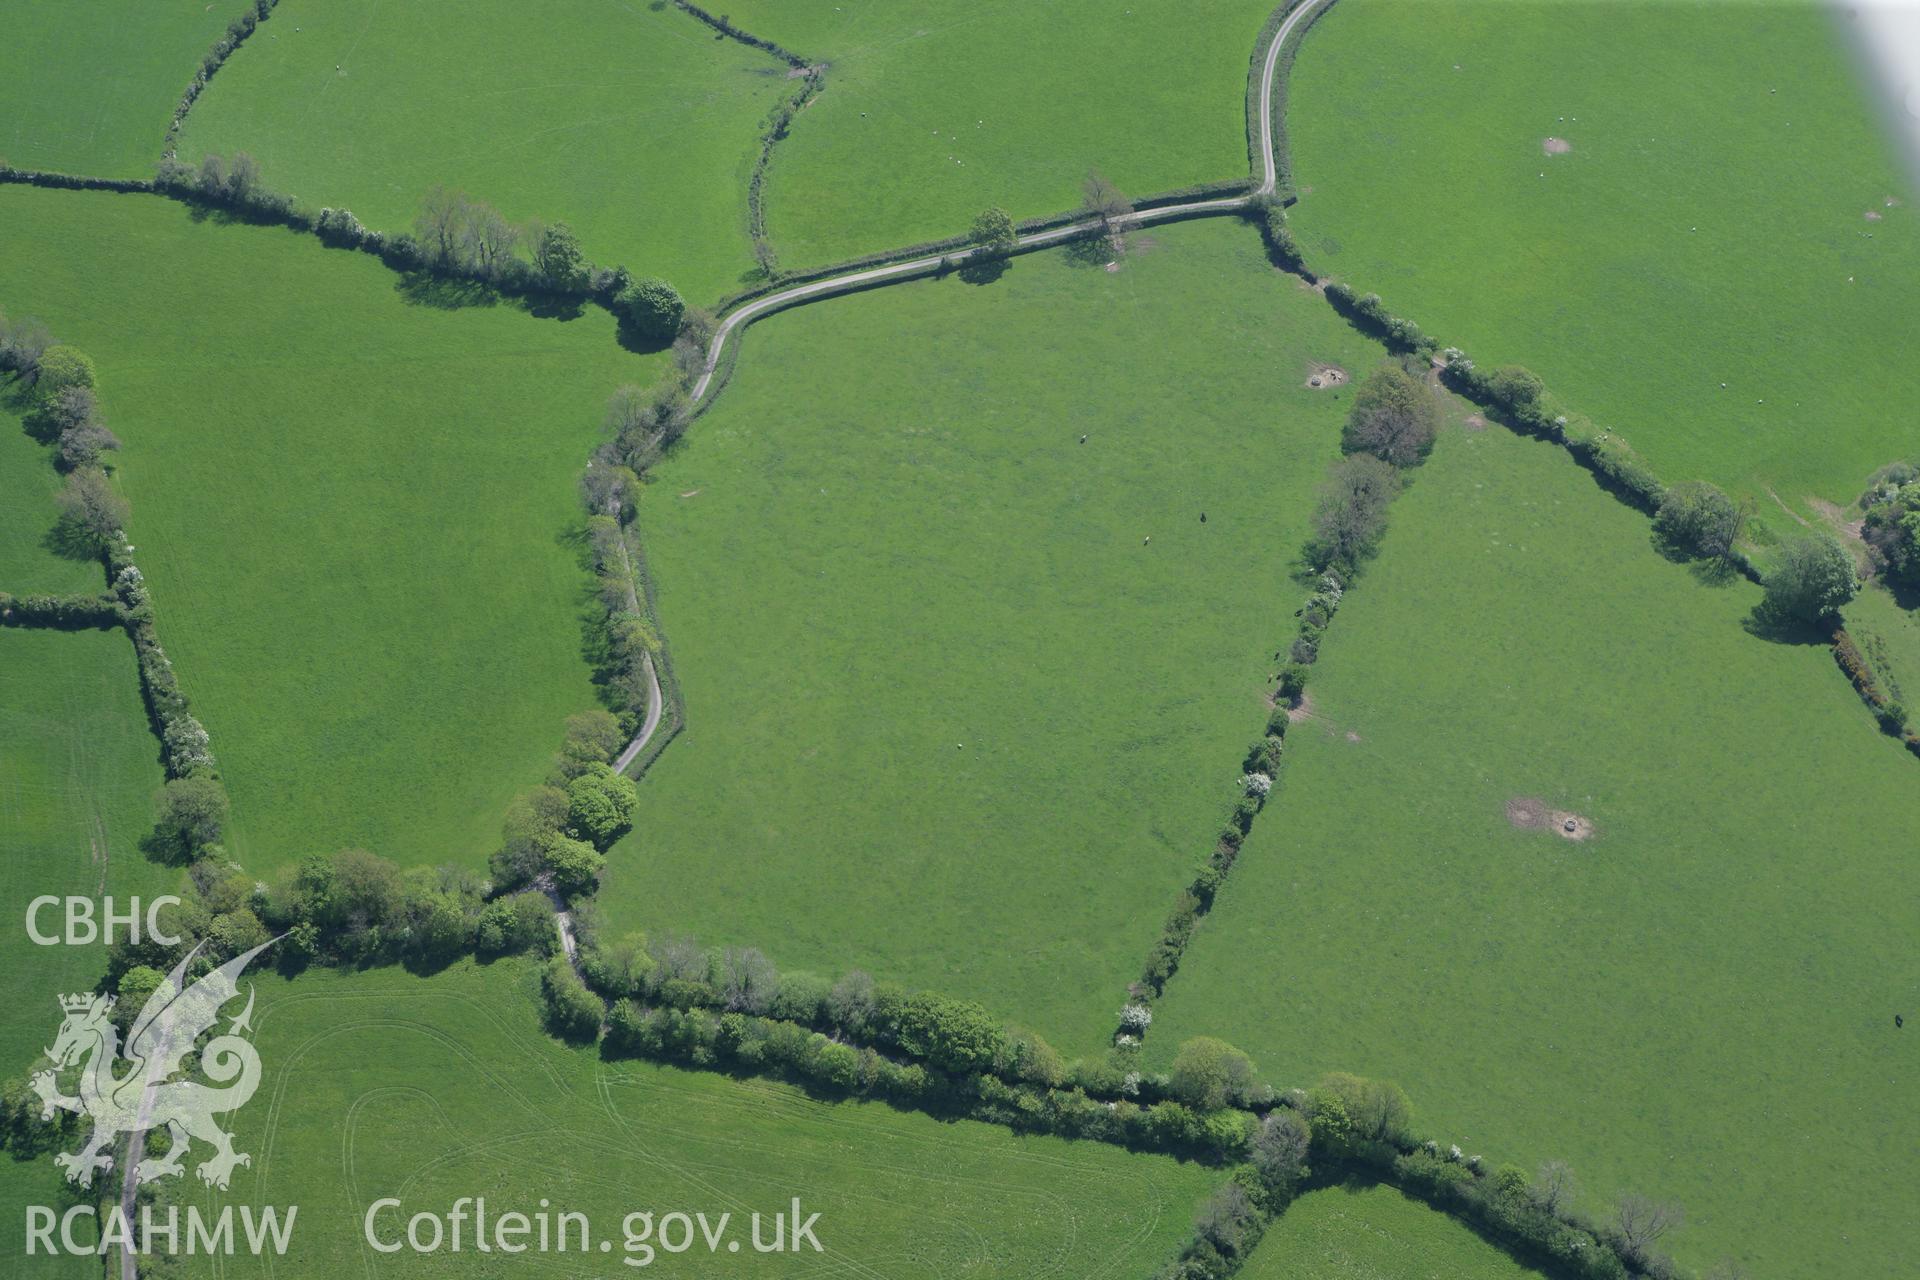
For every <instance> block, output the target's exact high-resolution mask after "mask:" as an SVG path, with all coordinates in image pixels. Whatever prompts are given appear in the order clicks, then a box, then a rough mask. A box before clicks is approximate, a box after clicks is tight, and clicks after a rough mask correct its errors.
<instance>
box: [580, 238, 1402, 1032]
mask: <svg viewBox="0 0 1920 1280" xmlns="http://www.w3.org/2000/svg"><path fill="white" fill-rule="evenodd" d="M1372 355H1373V352H1372V350H1371V349H1370V347H1369V344H1367V343H1365V342H1363V341H1361V340H1359V339H1357V338H1356V337H1355V336H1354V335H1353V334H1352V332H1351V331H1350V330H1348V329H1347V328H1346V327H1345V326H1344V325H1343V324H1341V323H1340V322H1338V321H1337V320H1336V319H1335V318H1334V316H1333V314H1332V312H1331V311H1330V310H1329V309H1328V308H1327V307H1326V306H1325V305H1324V304H1322V303H1321V302H1320V301H1319V300H1318V299H1317V298H1314V297H1313V296H1312V295H1311V294H1309V293H1307V292H1306V291H1304V290H1302V289H1300V288H1298V287H1297V286H1296V284H1295V282H1294V281H1292V280H1291V279H1290V278H1286V277H1282V276H1280V275H1279V274H1278V273H1276V272H1273V271H1272V270H1271V269H1269V268H1268V267H1267V266H1266V265H1265V263H1264V259H1263V258H1262V253H1261V247H1260V242H1259V238H1258V237H1257V236H1256V235H1255V234H1254V233H1253V232H1252V231H1251V230H1250V229H1249V228H1246V227H1244V226H1241V225H1239V224H1237V223H1226V222H1214V223H1204V224H1202V223H1196V224H1191V225H1188V226H1183V227H1174V228H1167V229H1162V230H1157V231H1155V232H1154V233H1153V236H1152V247H1150V248H1145V249H1143V250H1142V251H1141V252H1139V253H1138V254H1137V255H1136V256H1135V257H1133V258H1131V259H1130V260H1129V261H1128V262H1127V263H1126V264H1125V266H1124V268H1123V269H1122V270H1120V271H1118V272H1113V273H1109V272H1106V271H1104V270H1101V269H1100V268H1099V267H1098V266H1078V265H1074V263H1073V262H1072V261H1070V260H1069V259H1068V258H1067V257H1065V256H1064V255H1062V254H1059V253H1054V254H1048V255H1043V256H1037V257H1023V258H1021V259H1019V260H1018V261H1017V262H1016V263H1015V264H1014V265H1013V267H1012V269H1011V271H1010V272H1009V273H1008V274H1007V275H1006V276H1005V277H1004V278H1003V279H1001V280H1000V281H999V282H997V283H995V284H993V285H990V286H987V287H977V286H973V285H969V284H965V283H962V282H961V281H960V280H958V279H957V278H956V279H949V280H945V281H939V282H928V283H920V284H909V285H903V286H901V287H898V288H893V289H887V290H882V291H878V292H870V293H866V294H862V295H859V296H857V297H852V298H847V299H843V300H839V301H835V302H833V303H831V304H829V305H828V306H826V307H817V308H814V309H811V310H803V311H796V312H790V313H787V314H785V315H781V316H777V317H775V318H773V319H771V320H769V321H767V322H765V323H763V324H761V325H759V326H757V327H755V328H754V329H753V330H752V331H751V332H750V333H749V334H748V335H747V337H746V341H745V343H744V345H743V346H742V349H741V351H740V356H739V367H738V371H737V372H736V373H735V375H734V378H733V382H732V384H731V385H730V386H729V387H728V388H727V390H726V391H725V392H724V394H723V395H722V397H721V399H720V400H719V402H718V403H717V404H716V406H715V407H714V409H713V411H712V412H711V413H709V414H707V415H706V416H705V417H703V418H701V419H700V420H699V421H698V422H696V423H695V424H694V427H693V429H692V431H691V433H690V434H689V436H688V442H687V444H686V445H685V446H684V447H683V448H682V449H681V451H680V452H679V453H678V454H676V455H675V456H674V457H672V458H671V459H669V461H668V462H667V463H666V464H665V465H664V466H663V467H661V468H660V469H659V472H658V476H657V480H656V482H655V483H654V484H653V485H652V486H651V488H650V489H649V490H648V492H647V494H646V496H645V498H644V499H643V501H642V504H641V515H640V523H641V528H642V531H643V533H644V537H645V540H646V545H647V547H648V551H649V557H650V559H651V561H652V564H653V569H654V572H655V576H656V578H657V580H658V584H659V593H660V599H659V603H660V613H661V618H662V621H663V623H664V626H665V629H666V633H667V637H668V641H669V643H670V644H671V645H672V650H673V659H674V665H675V667H676V669H677V670H678V672H679V676H680V680H681V683H682V686H683V689H684V692H685V695H686V706H687V720H688V726H689V727H688V729H687V732H686V733H685V735H684V736H683V737H682V738H680V739H679V740H677V741H675V742H674V743H673V744H672V745H671V746H670V747H669V748H668V749H667V752H666V754H665V755H664V756H662V757H661V759H660V761H659V763H658V764H656V765H655V766H654V767H653V769H652V770H651V771H650V772H649V774H648V775H647V776H646V778H645V779H644V780H643V782H642V783H641V809H640V814H639V817H638V818H637V820H636V823H635V834H634V835H633V836H632V837H630V838H629V839H628V840H626V841H624V842H623V843H622V844H621V845H619V846H618V847H616V848H615V850H614V851H613V854H612V856H611V867H610V870H609V873H608V877H607V883H606V887H605V888H604V889H603V891H602V898H603V900H605V901H606V902H607V903H608V905H609V908H610V910H611V912H612V914H613V916H614V918H615V919H616V920H618V921H621V922H631V923H632V924H636V925H643V926H644V927H646V928H648V929H651V930H654V931H656V932H670V931H679V930H691V931H693V932H695V933H697V934H698V935H700V936H701V937H702V938H703V939H706V940H708V941H711V942H714V943H721V942H726V943H736V944H743V945H745V944H751V945H757V946H760V947H762V948H764V949H765V950H766V951H767V952H768V954H769V955H771V956H772V957H773V958H774V959H775V961H776V962H777V963H779V964H782V965H785V966H789V967H792V968H796V969H811V970H815V971H820V972H826V971H837V970H838V969H841V968H844V967H848V966H861V967H865V968H867V969H869V970H870V971H871V972H873V973H874V974H875V975H876V976H879V977H882V978H890V979H893V980H896V981H901V982H905V983H909V984H917V985H922V986H928V987H934V988H938V989H941V990H944V991H948V992H951V993H953V994H957V995H966V996H971V997H974V998H976V999H979V1000H981V1001H983V1002H985V1003H986V1004H987V1005H989V1006H990V1007H992V1008H994V1009H995V1010H997V1011H1000V1012H1002V1013H1004V1014H1006V1015H1008V1016H1013V1017H1016V1018H1018V1019H1020V1020H1023V1021H1026V1022H1028V1023H1029V1024H1030V1025H1032V1026H1034V1027H1035V1028H1036V1029H1037V1030H1039V1031H1041V1032H1042V1033H1043V1034H1045V1035H1047V1036H1050V1037H1056V1036H1057V1037H1059V1038H1060V1039H1062V1040H1063V1041H1064V1042H1066V1044H1069V1045H1071V1046H1073V1047H1074V1048H1076V1049H1090V1048H1093V1047H1095V1046H1096V1045H1097V1043H1098V1041H1099V1040H1100V1038H1101V1037H1102V1036H1103V1035H1104V1033H1105V1032H1106V1031H1107V1030H1109V1029H1110V1028H1111V1025H1112V1022H1111V1019H1112V1018H1113V1016H1114V1011H1115V1009H1117V1008H1118V1006H1119V1001H1120V999H1121V994H1122V991H1123V989H1124V987H1125V986H1126V984H1127V982H1128V981H1130V980H1131V979H1132V978H1133V977H1134V976H1135V974H1136V971H1137V968H1138V966H1139V964H1140V962H1141V960H1142V959H1143V957H1144V956H1145V954H1146V951H1147V948H1148V946H1149V944H1150V943H1151V942H1152V940H1153V938H1154V937H1155V936H1156V933H1157V931H1158V929H1159V927H1160V922H1161V920H1162V918H1163V917H1164V915H1165V912H1166V909H1167V906H1168V904H1169V902H1170V901H1171V899H1172V897H1173V895H1174V893H1175V892H1176V891H1177V889H1178V888H1179V887H1180V886H1181V885H1182V884H1184V883H1185V882H1186V880H1187V877H1188V874H1189V872H1190V871H1191V868H1192V867H1193V866H1194V865H1195V864H1196V863H1197V862H1198V860H1199V859H1200V858H1201V857H1203V856H1204V855H1205V853H1206V852H1207V850H1208V849H1209V848H1211V846H1212V843H1213V836H1214V833H1215V832H1216V831H1217V829H1218V826H1219V823H1220V821H1221V819H1222V818H1223V817H1224V816H1225V811H1226V807H1227V806H1228V805H1229V804H1230V803H1231V800H1232V793H1233V789H1234V780H1235V778H1236V776H1237V774H1238V763H1239V759H1240V755H1241V752H1242V751H1243V750H1244V749H1245V746H1246V744H1247V742H1248V741H1249V740H1250V739H1251V738H1252V737H1254V736H1255V735H1256V734H1257V733H1258V732H1259V730H1260V726H1261V724H1262V723H1263V722H1264V719H1265V715H1266V710H1265V706H1264V703H1263V699H1262V694H1263V691H1264V683H1265V681H1266V679H1267V676H1268V675H1269V673H1270V671H1271V670H1272V668H1271V667H1270V666H1269V665H1268V655H1269V654H1270V653H1271V651H1272V646H1273V645H1275V644H1276V643H1278V641H1279V640H1280V639H1281V638H1282V637H1283V635H1284V634H1286V633H1287V632H1288V630H1289V627H1290V619H1289V617H1288V615H1289V614H1290V612H1291V611H1292V610H1293V608H1295V607H1296V605H1297V604H1298V601H1297V599H1296V596H1298V595H1299V588H1297V587H1296V586H1294V585H1293V584H1292V582H1291V581H1290V580H1289V577H1288V575H1289V572H1290V569H1291V560H1292V556H1293V553H1294V551H1295V549H1296V548H1297V547H1298V545H1299V543H1300V541H1301V536H1302V530H1303V527H1304V521H1305V517H1306V514H1307V511H1308V508H1309V507H1310V505H1311V501H1312V499H1311V495H1312V493H1313V490H1314V488H1315V486H1316V485H1317V484H1318V482H1319V479H1320V475H1321V472H1322V469H1323V468H1324V466H1325V465H1326V463H1327V461H1328V460H1329V459H1331V458H1333V457H1335V456H1337V451H1338V439H1339V419H1340V415H1341V413H1342V412H1343V410H1344V405H1343V404H1342V403H1341V402H1340V401H1339V400H1338V399H1336V398H1334V397H1333V396H1330V395H1328V394H1327V393H1324V392H1314V391H1309V390H1307V389H1306V388H1305V386H1304V383H1305V379H1306V377H1307V375H1308V373H1309V369H1308V365H1309V362H1310V361H1312V360H1326V361H1333V362H1337V363H1341V364H1344V365H1346V366H1347V367H1349V368H1356V367H1360V366H1361V365H1362V364H1363V363H1364V362H1366V361H1367V360H1369V359H1370V358H1372ZM1336 394H1337V393H1336ZM1083 433H1084V434H1086V435H1087V436H1088V441H1087V443H1085V444H1080V443H1078V439H1079V437H1080V436H1081V435H1082V434H1083ZM1202 513H1205V514H1206V515H1207V517H1208V521H1207V523H1205V524H1203V523H1201V520H1200V517H1201V515H1202ZM1147 538H1151V539H1152V542H1151V544H1150V545H1146V544H1144V543H1143V540H1144V539H1147ZM1063 1047H1065V1045H1063Z"/></svg>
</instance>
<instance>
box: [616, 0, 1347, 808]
mask: <svg viewBox="0 0 1920 1280" xmlns="http://www.w3.org/2000/svg"><path fill="white" fill-rule="evenodd" d="M1332 2H1333V0H1302V2H1301V3H1300V4H1298V5H1297V6H1295V8H1294V10H1293V11H1292V12H1291V13H1289V14H1288V15H1287V16H1286V18H1285V19H1284V20H1283V21H1282V22H1281V23H1280V26H1279V27H1278V28H1277V29H1276V30H1275V31H1274V33H1273V39H1272V40H1271V41H1269V42H1268V44H1267V54H1266V60H1265V61H1264V62H1263V63H1262V64H1261V69H1260V182H1259V185H1257V186H1256V187H1254V189H1253V190H1252V191H1250V192H1248V193H1247V194H1246V195H1243V196H1223V197H1220V198H1218V199H1213V200H1190V201H1187V202H1186V203H1184V204H1169V205H1162V206H1160V207H1159V208H1157V209H1142V210H1138V211H1136V212H1133V213H1130V214H1127V215H1126V216H1125V217H1120V218H1115V219H1114V220H1113V221H1114V225H1115V226H1117V227H1122V228H1125V227H1144V226H1147V225H1149V224H1151V223H1155V222H1171V221H1175V220H1178V219H1182V218H1202V217H1211V216H1212V215H1214V214H1221V213H1238V212H1240V211H1241V210H1242V209H1245V208H1246V207H1247V206H1248V205H1250V204H1252V203H1253V202H1254V201H1256V200H1258V199H1261V198H1262V197H1265V196H1270V195H1272V194H1273V192H1274V190H1275V188H1276V187H1278V186H1279V184H1280V165H1279V159H1278V157H1277V156H1275V155H1274V151H1273V86H1274V81H1275V80H1276V79H1278V77H1279V73H1280V52H1281V50H1282V49H1283V48H1285V47H1286V43H1287V40H1288V38H1289V37H1290V36H1292V35H1293V33H1294V32H1295V31H1296V30H1298V29H1299V27H1300V24H1301V23H1303V22H1305V21H1306V20H1307V18H1308V16H1309V15H1311V14H1312V13H1313V12H1314V11H1315V10H1317V9H1320V8H1323V7H1325V6H1326V5H1328V4H1331V3H1332ZM1100 225H1101V222H1100V219H1099V218H1081V219H1079V220H1077V221H1074V222H1069V223H1065V224H1064V225H1061V226H1058V227H1049V228H1047V229H1046V230H1044V231H1032V232H1029V233H1027V234H1026V235H1023V236H1016V237H1015V239H1014V250H1013V252H1015V253H1026V252H1029V251H1031V250H1034V249H1046V248H1049V247H1051V246H1053V245H1057V244H1064V243H1066V242H1067V241H1069V240H1073V239H1076V238H1078V237H1080V236H1084V235H1087V234H1089V233H1091V232H1093V231H1096V230H1098V229H1099V228H1100ZM983 253H984V251H983V250H980V249H960V250H955V251H953V252H950V253H932V254H927V255H925V256H923V257H919V258H910V259H908V260H906V261H904V262H889V263H885V264H883V265H881V266H877V267H868V268H866V269H864V270H860V271H849V272H847V273H845V274H844V275H837V276H827V277H825V278H823V279H820V280H812V281H809V282H807V283H806V284H799V285H795V286H794V287H793V288H791V289H782V290H780V291H779V292H777V293H769V294H766V295H764V296H763V297H759V298H752V299H749V300H748V301H746V302H743V303H741V304H740V305H739V306H737V307H735V308H734V309H733V310H732V311H729V312H728V313H727V315H726V317H725V318H724V319H722V320H721V321H720V325H719V328H717V329H715V330H714V334H713V341H712V342H711V343H710V344H708V346H707V361H706V364H705V366H704V367H703V368H702V369H701V370H700V377H699V378H698V379H697V380H696V381H695V382H694V384H693V391H692V393H691V395H690V396H689V397H688V402H689V404H691V405H692V406H694V407H696V408H697V407H699V406H700V405H701V402H702V401H703V400H705V399H706V396H707V392H708V391H709V390H711V389H712V387H713V379H714V374H715V373H716V372H717V371H718V370H719V368H720V357H721V356H722V355H724V354H725V353H726V348H727V339H728V338H730V337H732V336H733V334H734V333H735V332H736V331H737V330H740V329H744V328H745V327H746V326H747V325H750V324H752V323H753V322H754V321H755V320H758V319H759V318H760V317H762V316H765V315H770V314H772V313H773V312H775V311H780V310H784V309H785V308H787V307H791V306H796V305H798V304H799V303H802V302H810V301H812V300H814V299H817V298H826V297H831V296H833V295H834V294H839V293H847V292H850V291H853V290H856V289H864V288H866V287H867V286H869V285H873V284H883V283H893V282H896V281H901V280H911V279H914V278H916V277H919V276H924V275H929V274H931V273H933V272H935V271H938V270H940V269H941V267H942V265H943V264H944V265H945V266H947V267H949V268H951V267H958V266H963V265H965V264H966V263H968V262H970V261H972V260H973V259H974V258H975V257H977V256H981V255H982V254H983ZM646 666H647V680H648V682H649V685H650V688H649V697H648V702H647V719H646V723H645V724H643V725H641V726H640V732H639V733H638V734H637V735H635V737H634V739H633V741H632V742H630V743H628V744H627V748H626V750H624V751H622V752H621V753H620V757H619V759H618V760H616V761H615V762H614V770H615V771H616V772H618V773H625V772H626V771H627V766H628V765H630V764H632V763H633V761H634V759H635V757H637V756H638V755H639V754H640V753H641V752H642V751H643V750H645V749H646V745H647V743H648V742H649V741H650V740H652V738H653V735H654V731H655V730H657V729H658V728H659V727H660V719H661V714H660V712H661V704H660V681H659V678H658V676H657V675H655V673H654V669H653V660H652V659H651V658H648V659H647V663H646Z"/></svg>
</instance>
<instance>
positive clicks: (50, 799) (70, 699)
mask: <svg viewBox="0 0 1920 1280" xmlns="http://www.w3.org/2000/svg"><path fill="white" fill-rule="evenodd" d="M160 783H161V773H160V765H159V748H158V745H157V744H156V743H155V741H154V738H153V734H152V732H151V731H150V730H149V729H148V727H147V713H146V709H145V708H144V707H143V706H142V705H141V702H140V678H139V675H138V673H137V671H136V670H135V667H134V661H133V646H132V645H131V644H130V643H128V641H127V638H126V636H124V635H123V634H121V633H120V632H118V631H106V632H101V631H76V632H60V631H22V630H16V629H14V628H10V627H9V628H0V912H4V913H5V914H4V919H5V922H6V927H5V928H4V929H0V972H4V973H6V974H7V976H8V980H9V986H10V988H11V991H12V998H10V999H9V1000H8V1001H7V1002H6V1003H5V1006H4V1008H0V1080H9V1081H10V1080H14V1079H17V1078H19V1077H20V1076H21V1075H23V1074H24V1073H25V1072H26V1069H27V1068H28V1066H29V1065H30V1064H31V1063H32V1062H33V1061H34V1059H35V1058H36V1057H37V1056H38V1055H39V1052H40V1050H41V1048H42V1047H44V1046H46V1045H49V1044H51V1043H52V1042H53V1037H54V1033H55V1031H56V1030H58V1028H59V1026H60V1018H61V1011H60V1006H59V1003H58V1000H57V997H59V996H60V995H62V994H64V993H67V992H73V991H86V990H88V989H90V988H91V987H92V986H93V985H94V983H96V982H97V981H99V978H100V974H101V972H102V971H103V970H104V969H105V968H106V948H105V947H104V946H102V945H93V946H84V945H74V946H65V945H61V946H51V947H42V946H37V945H35V944H34V943H33V942H32V941H31V940H30V939H29V938H28V936H27V932H26V923H25V922H26V915H27V906H28V904H29V903H31V902H32V901H33V899H35V898H38V897H41V896H43V895H52V896H54V897H59V898H65V897H67V896H69V895H75V896H80V897H91V898H98V897H99V896H100V895H102V894H112V895H113V896H114V897H115V898H116V899H117V900H118V905H119V906H120V907H121V908H123V909H124V907H125V905H126V898H127V897H128V896H129V895H140V896H142V897H143V898H150V897H152V896H153V895H155V894H158V893H165V892H167V891H168V890H169V889H171V888H172V886H173V885H174V883H175V881H176V879H177V875H176V874H175V873H173V872H171V871H167V870H165V869H163V868H161V867H158V866H156V865H155V864H153V863H150V862H148V861H147V860H146V858H145V856H144V855H143V854H142V853H141V852H140V849H139V842H140V838H141V837H142V836H144V835H146V834H147V832H148V831H149V830H151V829H152V827H153V809H152V804H153V792H154V790H155V789H156V788H158V787H159V785H160ZM39 923H40V927H41V930H42V932H52V933H56V934H58V933H60V932H62V929H63V926H62V921H61V913H60V910H59V909H58V908H56V909H54V910H51V911H46V912H43V913H42V915H41V917H40V922H39ZM60 1197H61V1182H60V1175H59V1172H58V1170H56V1169H55V1168H54V1167H53V1165H52V1164H51V1163H50V1158H48V1157H42V1158H40V1159H37V1160H29V1161H21V1160H17V1159H15V1158H14V1157H13V1156H12V1155H11V1154H9V1155H5V1156H0V1205H4V1206H6V1210H7V1211H6V1212H5V1213H3V1214H0V1256H5V1257H6V1258H7V1259H9V1262H8V1270H7V1274H9V1275H19V1276H24V1277H33V1280H43V1278H45V1280H51V1278H52V1277H63V1278H64V1277H69V1276H73V1277H78V1276H85V1275H88V1274H92V1275H96V1276H97V1275H98V1274H99V1269H98V1267H97V1266H96V1267H89V1266H88V1265H87V1263H86V1262H85V1261H84V1260H76V1259H67V1258H62V1259H49V1258H47V1257H45V1256H44V1255H42V1256H40V1257H36V1258H31V1259H29V1258H26V1257H24V1256H23V1251H24V1248H25V1239H24V1237H23V1235H22V1226H21V1224H22V1217H21V1212H20V1209H19V1206H21V1205H25V1204H29V1203H32V1204H46V1205H61V1204H64V1203H65V1201H64V1200H62V1199H61V1198H60Z"/></svg>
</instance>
